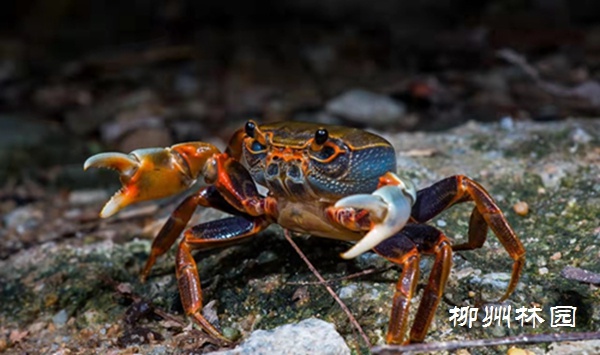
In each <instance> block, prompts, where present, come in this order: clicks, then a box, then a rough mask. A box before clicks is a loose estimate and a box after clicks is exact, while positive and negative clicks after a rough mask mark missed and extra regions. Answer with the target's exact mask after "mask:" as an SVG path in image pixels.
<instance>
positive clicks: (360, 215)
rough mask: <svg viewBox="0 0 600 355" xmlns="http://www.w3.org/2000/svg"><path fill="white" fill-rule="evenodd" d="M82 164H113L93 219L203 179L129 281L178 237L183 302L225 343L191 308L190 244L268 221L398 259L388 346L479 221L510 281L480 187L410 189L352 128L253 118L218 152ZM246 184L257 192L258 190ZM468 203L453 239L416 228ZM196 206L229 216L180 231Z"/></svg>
mask: <svg viewBox="0 0 600 355" xmlns="http://www.w3.org/2000/svg"><path fill="white" fill-rule="evenodd" d="M91 167H101V168H111V169H115V170H117V171H118V172H119V173H120V179H121V183H122V185H123V187H122V188H121V189H120V190H119V191H118V192H117V193H115V194H114V195H113V196H112V198H111V199H110V200H109V201H108V202H107V203H106V205H105V206H104V208H103V209H102V211H101V212H100V216H101V217H109V216H111V215H113V214H115V213H117V212H118V211H119V210H121V209H122V208H124V207H126V206H128V205H130V204H132V203H135V202H140V201H145V200H153V199H159V198H164V197H168V196H172V195H175V194H178V193H181V192H184V191H186V190H188V189H190V188H191V186H192V185H194V184H195V183H196V181H197V180H199V179H203V180H204V181H205V182H206V183H207V184H206V185H204V186H203V187H201V188H200V189H199V190H198V191H197V192H194V193H192V194H191V195H190V196H188V197H187V198H185V199H184V200H183V201H182V202H181V203H180V204H179V205H178V206H177V207H176V209H175V210H174V211H173V212H172V214H171V215H170V217H169V218H168V220H167V222H166V223H165V224H164V226H163V227H162V229H161V230H160V232H159V233H158V235H157V236H156V238H155V239H154V241H153V243H152V248H151V251H150V255H149V257H148V260H147V262H146V265H145V266H144V268H143V269H142V272H141V279H142V281H143V280H145V279H146V278H147V277H148V276H149V274H150V271H151V268H152V266H153V265H154V263H155V261H156V258H157V257H159V256H161V255H163V254H164V253H165V252H167V250H169V249H170V248H171V246H172V245H173V244H174V243H175V241H176V240H177V239H178V238H179V236H180V235H181V234H183V237H182V239H181V241H180V242H179V246H178V250H177V255H176V275H177V282H178V288H179V293H180V297H181V301H182V305H183V308H184V310H185V313H186V314H187V315H188V316H189V317H190V318H191V319H192V321H193V322H194V323H196V324H197V325H198V326H199V327H200V328H202V329H203V330H204V331H205V332H206V333H208V334H209V335H210V336H212V337H214V338H216V339H220V340H221V341H225V342H227V341H228V339H226V338H225V337H224V336H223V335H222V334H221V333H220V331H219V330H218V329H217V328H216V327H215V326H213V325H212V324H211V323H210V322H209V321H208V320H207V319H206V318H204V316H203V315H202V312H201V311H202V304H203V300H202V290H201V283H200V278H199V275H198V269H197V266H196V262H195V260H194V258H193V257H192V253H191V252H192V250H194V249H208V248H213V247H224V246H227V245H230V244H233V243H237V242H238V241H240V240H242V239H246V238H249V237H252V236H254V235H256V234H257V233H259V232H260V231H262V230H264V229H265V228H266V227H267V226H268V225H270V224H272V223H277V224H279V225H281V226H282V227H283V228H286V229H288V230H292V231H297V232H301V233H308V234H310V235H314V236H319V237H325V238H333V239H338V240H342V241H347V242H353V243H355V244H354V245H353V246H352V247H351V248H350V249H349V250H348V251H346V252H344V253H342V254H341V257H342V258H344V259H351V258H355V257H357V256H359V255H361V254H362V253H364V252H366V251H369V250H372V251H374V252H375V253H377V254H379V255H381V256H382V257H384V258H385V259H387V260H389V261H391V262H392V263H395V264H398V265H400V266H401V268H402V271H401V275H400V277H399V280H398V282H397V284H396V287H395V292H394V296H393V301H392V307H391V316H390V320H389V326H388V331H387V337H386V341H387V343H389V344H402V343H409V342H422V341H423V340H424V339H425V336H426V334H427V330H428V328H429V326H430V325H431V322H432V320H433V317H434V313H435V311H436V309H437V307H438V305H439V303H440V299H441V297H442V294H443V292H444V287H445V285H446V282H447V279H448V275H449V273H450V269H451V265H452V253H453V251H457V250H471V249H476V248H480V247H481V246H482V245H483V244H484V242H485V240H486V237H487V232H488V229H491V230H492V231H493V232H494V234H495V235H496V236H497V237H498V239H499V240H500V242H501V243H502V245H503V246H504V248H505V249H506V251H507V252H508V254H509V255H510V257H511V258H512V259H513V267H512V274H511V279H510V282H509V284H508V287H507V290H506V292H505V293H504V295H503V296H502V297H501V299H500V301H503V300H505V299H507V298H508V297H509V296H510V295H511V293H512V292H513V291H514V290H515V288H516V286H517V283H518V280H519V277H520V274H521V271H522V269H523V266H524V263H525V249H524V248H523V245H522V243H521V241H520V240H519V238H518V237H517V235H516V234H515V232H514V231H513V228H512V227H511V226H510V225H509V224H508V222H507V220H506V218H505V217H504V215H503V214H502V211H501V210H500V209H499V208H498V206H497V205H496V203H495V202H494V200H493V199H492V197H491V196H490V194H489V193H488V192H487V191H486V190H485V189H484V188H483V187H482V186H481V185H479V184H478V183H477V182H475V181H473V180H472V179H470V178H468V177H466V176H463V175H456V176H451V177H448V178H445V179H443V180H441V181H439V182H436V183H434V184H433V185H431V186H429V187H426V188H424V189H421V190H419V191H417V190H416V189H415V188H414V187H413V185H412V184H411V183H410V181H409V180H407V179H404V178H401V177H399V176H398V175H397V174H396V168H397V167H396V153H395V151H394V148H393V147H392V145H391V144H390V143H389V142H388V141H386V140H385V139H384V138H382V137H380V136H378V135H376V134H373V133H369V132H366V131H363V130H360V129H356V128H348V127H342V126H328V125H318V124H313V123H301V122H280V123H273V124H265V125H260V126H259V125H258V124H257V123H256V122H254V121H248V122H247V123H246V124H245V126H244V127H243V128H241V129H239V130H237V131H236V132H235V133H234V135H233V137H232V138H231V140H230V142H229V144H228V147H227V149H226V150H225V151H224V152H221V151H220V150H219V149H217V148H216V147H215V146H213V145H212V144H209V143H205V142H189V143H181V144H176V145H173V146H171V147H168V148H149V149H138V150H135V151H133V152H131V153H130V154H122V153H101V154H97V155H94V156H92V157H90V158H89V159H87V161H86V162H85V164H84V169H88V168H91ZM257 185H262V186H264V187H266V188H267V189H268V193H266V194H261V193H260V192H259V189H258V188H257ZM468 201H472V202H474V208H473V210H472V212H471V218H470V222H469V232H468V240H467V241H466V242H465V243H463V244H459V245H454V246H452V244H451V241H450V240H449V239H448V238H447V237H446V235H445V234H444V233H443V232H442V231H440V230H438V229H437V228H435V227H433V226H431V225H428V224H426V222H427V221H429V220H431V219H432V218H433V217H435V216H437V215H438V214H440V213H441V212H442V211H444V210H446V209H447V208H449V207H451V206H453V205H455V204H458V203H463V202H468ZM198 206H202V207H212V208H216V209H219V210H221V211H224V212H227V213H229V214H231V215H232V216H231V217H227V218H224V219H221V220H216V221H211V222H205V223H201V224H199V225H196V226H192V227H190V228H187V229H186V226H187V224H188V222H189V220H190V218H191V216H192V214H193V213H194V211H195V210H196V208H197V207H198ZM422 255H432V256H433V258H434V262H433V266H432V270H431V273H430V275H429V280H428V284H427V285H426V287H425V289H424V291H423V295H422V299H421V302H420V305H419V307H418V309H417V311H416V316H415V321H414V323H413V325H412V327H411V329H410V332H409V336H408V338H407V339H406V340H405V337H406V334H405V333H406V332H407V331H406V330H407V326H408V315H409V311H410V310H409V305H410V303H411V299H412V298H413V296H414V295H415V290H416V286H417V281H418V278H419V260H420V258H421V256H422Z"/></svg>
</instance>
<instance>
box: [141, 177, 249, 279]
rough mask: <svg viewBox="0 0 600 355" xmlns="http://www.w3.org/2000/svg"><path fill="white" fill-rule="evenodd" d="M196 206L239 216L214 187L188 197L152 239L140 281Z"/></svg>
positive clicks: (204, 188) (181, 229)
mask: <svg viewBox="0 0 600 355" xmlns="http://www.w3.org/2000/svg"><path fill="white" fill-rule="evenodd" d="M198 206H203V207H213V208H216V209H219V210H221V211H224V212H227V213H231V214H241V213H240V212H239V211H238V210H236V209H235V208H233V207H232V206H231V205H230V204H228V203H227V201H225V199H224V198H223V197H222V196H221V195H220V194H219V192H218V191H217V189H216V188H215V187H214V186H206V187H203V188H202V189H201V190H200V191H198V192H197V193H195V194H193V195H191V196H188V197H187V198H186V199H185V200H183V201H182V202H181V203H180V204H179V206H177V208H176V209H175V210H174V211H173V212H172V213H171V215H170V216H169V219H168V220H167V222H166V223H165V224H164V225H163V227H162V228H161V230H160V232H158V235H157V236H156V238H154V241H153V242H152V250H151V251H150V255H149V256H148V261H147V262H146V266H144V269H143V271H142V273H141V279H142V281H144V280H146V278H147V277H148V275H149V274H150V270H151V269H152V265H154V262H155V261H156V258H158V257H159V256H161V255H163V254H164V253H166V252H167V250H169V249H170V248H171V246H172V245H173V243H175V240H176V239H177V238H178V237H179V235H181V232H183V230H184V229H185V227H186V226H187V224H188V222H189V220H190V218H191V217H192V214H193V213H194V211H195V210H196V208H197V207H198Z"/></svg>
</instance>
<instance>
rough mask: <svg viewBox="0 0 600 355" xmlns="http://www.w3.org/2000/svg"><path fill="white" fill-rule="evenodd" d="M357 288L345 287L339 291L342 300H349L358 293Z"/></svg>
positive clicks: (354, 286)
mask: <svg viewBox="0 0 600 355" xmlns="http://www.w3.org/2000/svg"><path fill="white" fill-rule="evenodd" d="M356 289H357V286H356V285H355V284H352V285H348V286H344V287H342V288H340V290H339V291H338V295H339V297H340V298H341V299H349V298H352V297H353V296H354V294H355V293H356Z"/></svg>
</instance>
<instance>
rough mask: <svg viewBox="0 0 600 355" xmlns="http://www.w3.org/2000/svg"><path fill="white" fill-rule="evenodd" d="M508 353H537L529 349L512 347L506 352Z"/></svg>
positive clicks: (507, 354) (514, 354) (523, 354)
mask: <svg viewBox="0 0 600 355" xmlns="http://www.w3.org/2000/svg"><path fill="white" fill-rule="evenodd" d="M506 355H535V353H534V352H533V351H530V350H527V349H521V348H510V349H508V351H507V352H506Z"/></svg>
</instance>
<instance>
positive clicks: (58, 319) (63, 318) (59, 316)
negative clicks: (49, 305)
mask: <svg viewBox="0 0 600 355" xmlns="http://www.w3.org/2000/svg"><path fill="white" fill-rule="evenodd" d="M68 319H69V315H68V314H67V311H66V310H64V309H61V310H60V311H59V312H58V313H56V314H55V315H54V316H53V317H52V323H54V325H56V326H57V327H61V326H63V325H65V324H66V323H67V320H68Z"/></svg>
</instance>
